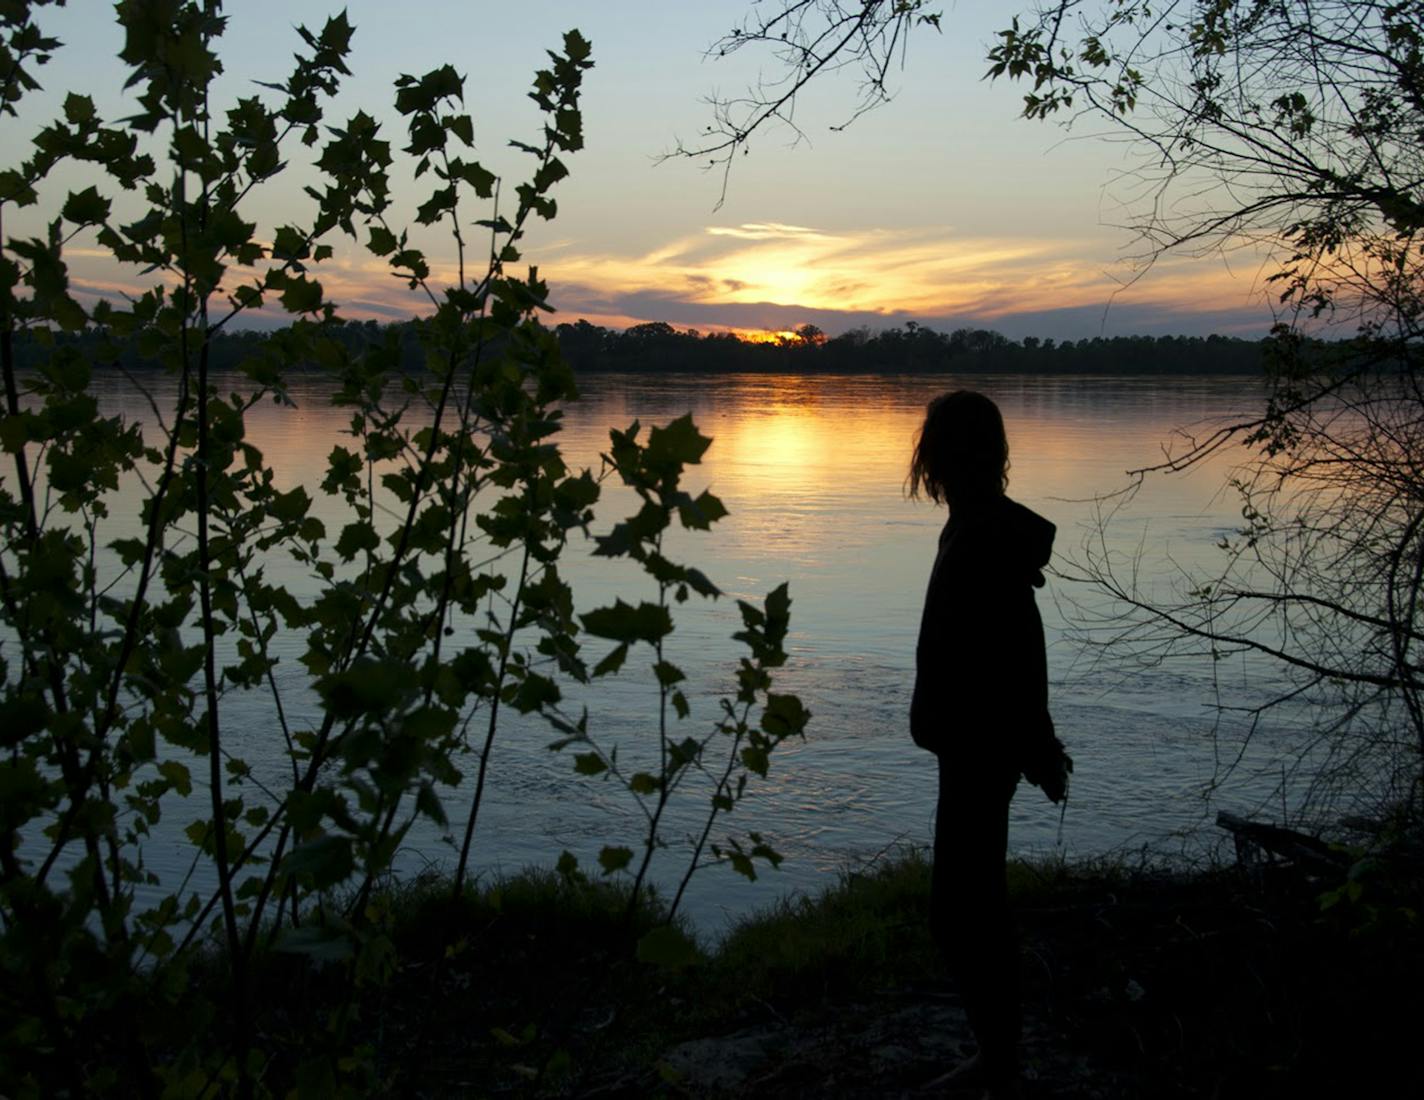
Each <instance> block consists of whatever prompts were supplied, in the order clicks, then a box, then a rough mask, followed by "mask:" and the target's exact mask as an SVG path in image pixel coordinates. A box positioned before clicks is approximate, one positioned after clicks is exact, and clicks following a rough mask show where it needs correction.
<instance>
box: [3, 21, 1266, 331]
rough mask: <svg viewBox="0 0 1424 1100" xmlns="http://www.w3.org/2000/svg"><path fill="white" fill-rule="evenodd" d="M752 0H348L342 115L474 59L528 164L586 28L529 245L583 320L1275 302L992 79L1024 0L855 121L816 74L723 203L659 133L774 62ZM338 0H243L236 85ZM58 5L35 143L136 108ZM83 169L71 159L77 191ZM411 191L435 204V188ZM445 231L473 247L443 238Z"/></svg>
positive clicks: (1137, 314)
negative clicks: (559, 58) (561, 162)
mask: <svg viewBox="0 0 1424 1100" xmlns="http://www.w3.org/2000/svg"><path fill="white" fill-rule="evenodd" d="M768 2H771V0H768ZM747 10H748V4H747V0H707V2H697V3H693V2H683V0H659V2H652V0H604V2H601V3H596V4H593V3H587V2H571V0H524V2H522V3H519V4H508V3H501V4H495V3H489V2H485V0H466V2H463V3H457V2H454V0H427V2H424V3H407V4H392V3H372V2H368V0H356V2H352V3H350V4H349V7H348V12H349V17H350V19H351V21H352V22H353V23H354V24H355V26H356V28H357V29H356V35H355V38H354V40H353V47H354V51H353V55H352V57H351V59H350V66H351V68H352V70H353V72H354V74H355V76H354V77H353V78H352V79H351V80H350V81H349V82H348V85H347V87H346V89H345V90H344V91H343V94H342V96H341V97H340V99H339V100H338V101H337V102H336V103H335V104H334V105H333V106H332V108H331V110H330V112H329V114H328V118H329V119H331V120H336V119H339V118H343V117H345V116H346V115H348V114H350V113H351V112H352V111H354V110H356V109H358V108H361V109H365V110H367V111H369V112H370V113H372V114H375V115H376V116H377V117H378V118H381V119H383V120H385V122H386V125H387V127H388V130H389V133H388V136H389V137H391V138H392V139H393V143H398V141H399V139H400V137H401V136H402V131H401V128H400V126H399V123H398V121H397V119H396V116H395V114H394V112H393V111H392V110H391V109H390V107H389V102H390V99H391V84H392V82H393V81H394V79H395V78H396V76H398V75H399V74H400V73H402V72H410V73H420V72H424V71H426V70H428V69H430V68H434V67H435V66H437V65H439V64H441V63H444V62H446V61H449V62H450V63H452V64H454V65H455V67H456V68H457V69H458V70H459V71H460V72H462V73H464V74H466V76H467V78H468V83H467V89H466V98H467V107H468V108H469V110H470V112H471V114H472V115H473V116H474V121H475V128H476V140H477V143H478V144H479V152H480V156H481V159H482V161H483V162H484V163H485V164H486V165H487V166H488V167H490V168H491V169H493V170H495V171H496V172H500V173H504V174H508V175H511V176H512V175H513V174H514V173H516V172H518V171H519V169H520V168H521V167H522V164H521V158H520V156H519V155H518V154H516V153H514V152H513V151H512V150H510V149H509V148H508V147H507V146H506V145H505V142H506V140H507V139H508V138H511V137H514V138H518V137H527V136H531V135H533V134H535V133H536V132H537V127H538V119H537V114H536V111H535V109H534V107H533V105H532V104H531V103H529V102H528V101H527V99H525V91H526V89H527V87H528V82H529V79H530V77H531V76H532V73H533V71H534V69H535V68H536V67H537V66H539V65H540V64H542V62H543V60H544V54H543V50H544V49H545V48H546V47H550V46H555V45H557V44H558V43H559V41H560V38H561V35H562V32H563V31H564V30H566V29H569V28H572V27H577V28H578V29H579V30H580V31H581V32H582V33H583V34H584V35H585V36H586V37H587V38H589V39H590V40H591V41H592V43H593V49H594V59H595V63H596V67H595V68H594V69H593V70H592V71H591V72H590V73H589V74H588V76H587V78H586V84H585V97H584V103H583V109H584V120H585V131H586V141H587V145H586V148H585V149H584V150H583V151H582V152H580V153H577V154H575V155H574V156H572V157H571V158H570V159H569V167H570V169H571V171H572V175H571V177H570V178H569V179H567V180H566V181H564V182H563V183H562V184H560V185H559V190H558V193H557V198H558V202H559V208H560V212H559V216H558V218H557V219H556V220H555V221H554V222H552V223H549V224H547V225H539V226H537V227H535V229H534V230H533V231H532V232H531V234H530V235H529V237H528V239H527V241H526V248H525V254H526V256H527V258H528V259H529V260H531V261H532V262H536V263H538V264H539V268H540V273H541V275H542V276H543V277H544V278H545V279H547V280H548V281H549V283H550V286H551V289H552V298H553V301H554V303H555V304H556V305H557V306H558V308H559V319H565V320H572V319H574V318H575V317H580V316H582V317H587V318H589V319H590V320H593V321H595V322H597V323H602V324H609V325H614V326H618V327H622V326H624V325H628V324H633V323H637V322H640V321H667V322H670V323H672V324H674V325H677V326H679V327H695V328H698V329H701V330H704V331H710V330H717V329H727V328H731V329H736V330H757V329H773V330H775V329H784V328H790V327H793V326H795V325H798V324H801V323H805V322H811V323H814V324H817V325H819V326H820V327H822V328H823V329H826V330H827V331H829V332H833V333H834V332H839V331H843V330H845V329H847V328H851V327H854V326H857V325H869V326H870V327H872V328H876V327H884V326H886V325H889V324H895V323H900V322H903V321H905V320H909V319H913V320H916V321H919V322H922V323H927V324H931V325H933V326H935V327H937V328H949V327H957V326H959V325H965V324H968V325H982V326H985V327H992V328H996V329H999V330H1000V331H1003V332H1005V333H1007V334H1009V335H1011V336H1015V337H1019V336H1024V335H1039V336H1052V337H1057V338H1060V339H1061V338H1080V337H1083V336H1091V335H1097V334H1099V333H1102V334H1107V335H1113V334H1118V333H1134V332H1136V333H1205V332H1212V331H1217V332H1236V333H1241V334H1246V335H1254V334H1259V333H1263V332H1264V330H1265V328H1266V327H1267V325H1268V324H1269V320H1270V314H1269V311H1268V310H1267V308H1266V306H1265V304H1264V296H1263V294H1262V282H1261V279H1262V276H1263V271H1262V268H1261V262H1260V260H1259V258H1256V257H1254V256H1252V255H1251V254H1249V253H1240V254H1236V255H1234V256H1232V257H1229V258H1225V257H1222V256H1220V255H1212V256H1207V257H1202V258H1187V257H1181V258H1177V257H1169V258H1167V259H1165V260H1162V261H1159V262H1158V263H1157V264H1156V265H1154V266H1153V268H1152V269H1151V270H1150V271H1147V272H1145V273H1143V272H1142V270H1141V266H1140V264H1137V263H1135V262H1134V260H1133V256H1134V255H1135V253H1136V251H1137V249H1136V246H1135V244H1134V239H1133V236H1132V234H1131V233H1130V232H1129V231H1127V230H1124V229H1122V228H1118V227H1119V226H1121V225H1123V224H1124V223H1126V222H1127V221H1128V220H1129V219H1130V216H1131V213H1132V208H1131V206H1130V205H1127V206H1125V205H1124V203H1125V202H1126V201H1127V200H1128V199H1129V197H1130V188H1131V180H1132V176H1131V174H1130V173H1131V168H1132V166H1133V162H1132V160H1131V156H1132V152H1131V150H1130V149H1129V148H1127V147H1126V146H1124V145H1123V144H1122V143H1120V142H1115V141H1112V140H1108V139H1106V138H1104V137H1103V136H1101V135H1094V134H1091V133H1087V132H1083V133H1078V132H1072V133H1065V132H1063V131H1062V130H1061V129H1059V128H1057V127H1055V126H1052V125H1047V124H1044V123H1034V122H1027V121H1023V120H1020V119H1019V118H1017V117H1016V116H1017V106H1018V102H1019V96H1020V94H1021V92H1020V90H1019V89H1017V88H1015V87H1014V86H1011V85H1007V84H1003V83H999V84H993V85H991V84H988V83H986V82H984V81H983V80H982V79H981V77H982V74H983V72H984V69H985V67H986V66H985V63H984V60H983V58H984V54H985V52H986V50H987V48H988V46H989V44H990V43H991V41H992V38H993V33H994V31H995V30H996V29H997V28H998V27H999V26H1001V25H1002V24H1003V23H1004V22H1005V21H1006V20H1007V18H1008V16H1009V15H1010V14H1011V11H1012V9H1011V8H1010V7H1009V6H1007V5H1004V4H1001V3H989V2H968V0H964V2H960V3H958V4H946V5H945V11H944V19H943V28H944V30H943V33H940V34H936V33H934V32H933V31H932V30H930V29H928V28H922V29H921V30H920V31H918V32H917V33H916V34H915V35H914V36H913V37H912V38H911V40H910V42H909V45H908V48H907V50H906V54H905V58H904V65H903V68H902V69H900V70H897V72H896V74H895V80H894V82H893V84H892V87H893V88H894V89H895V91H896V95H895V98H894V100H893V102H891V103H890V104H888V105H886V106H884V107H881V108H880V109H878V110H876V111H874V112H872V113H870V114H868V115H866V116H864V117H862V118H861V119H860V120H859V121H858V122H856V123H855V125H854V126H852V127H851V128H849V129H848V130H846V131H844V132H839V133H835V132H831V130H830V126H831V125H832V124H834V123H837V122H841V121H843V120H844V118H845V116H846V115H847V114H848V113H849V111H850V110H851V108H852V106H853V104H854V102H855V98H856V92H857V88H856V84H855V80H854V78H853V75H852V74H849V73H846V74H842V77H841V78H839V79H832V80H830V81H828V82H826V83H825V84H823V85H821V86H820V87H818V88H815V89H813V91H812V92H811V94H810V95H809V96H807V97H805V98H803V100H802V102H801V103H800V104H799V105H798V115H797V119H798V122H799V124H800V125H801V127H802V129H803V131H804V132H805V134H806V136H807V138H808V140H806V141H803V142H801V143H800V144H796V145H793V141H792V135H791V134H790V133H789V132H786V131H779V132H773V133H767V134H765V135H763V136H759V137H758V138H757V139H756V140H755V141H754V142H753V144H752V149H751V153H750V155H749V156H746V157H743V158H740V159H739V162H738V163H737V165H736V168H735V170H734V172H733V174H732V177H731V183H730V188H729V190H728V192H727V195H726V200H725V202H724V203H723V204H722V205H721V206H720V208H719V207H718V206H717V202H718V198H719V195H720V193H721V177H720V174H718V173H715V172H714V173H708V172H706V171H704V170H703V169H702V168H701V167H699V166H698V165H697V164H694V163H692V162H689V161H686V160H672V161H665V162H663V163H661V164H659V163H657V155H658V154H659V153H661V152H663V151H665V150H667V149H669V148H671V147H672V146H673V144H674V143H675V142H676V141H677V139H678V138H679V137H682V138H687V139H691V138H694V137H695V136H696V133H697V131H698V130H699V129H700V128H701V127H703V126H704V125H705V124H706V123H707V122H708V121H709V112H708V108H707V107H706V106H705V104H704V102H703V100H704V99H705V97H706V96H708V95H709V94H710V93H713V92H714V91H715V92H721V93H724V94H726V93H735V92H738V91H740V90H742V88H744V87H745V86H746V85H747V84H748V83H749V82H750V81H751V80H753V79H755V77H756V75H757V71H758V65H757V59H753V58H751V57H749V56H738V57H734V58H732V59H731V60H725V59H724V60H710V59H707V58H706V57H704V53H705V51H706V48H707V47H708V46H709V45H710V44H711V43H712V42H713V41H714V40H715V39H716V38H717V37H718V36H719V35H720V34H722V33H724V32H726V31H727V30H729V29H730V28H731V27H732V26H733V25H734V24H735V23H736V22H737V21H738V20H739V19H740V18H741V17H742V16H743V15H744V14H745V13H746V11H747ZM332 11H333V8H332V7H330V6H329V5H325V4H320V3H312V2H308V0H301V2H287V3H279V2H276V0H231V2H230V3H229V4H228V5H227V13H228V15H229V20H230V21H229V30H228V33H227V35H226V36H225V39H224V44H223V46H222V47H221V52H222V54H223V57H224V63H225V66H226V70H227V72H226V74H225V76H224V77H223V80H222V84H221V86H220V87H219V88H218V89H217V91H218V97H219V99H221V98H223V97H233V96H236V95H247V94H251V93H252V91H253V86H252V81H254V80H263V79H269V80H278V79H281V78H282V77H283V76H284V75H285V70H286V69H287V68H288V67H289V65H290V58H291V54H292V51H293V49H294V48H295V46H296V45H297V39H296V36H295V34H294V33H293V30H292V28H293V25H294V24H296V23H298V22H305V23H307V24H308V25H312V26H314V27H319V26H320V24H321V23H322V21H323V20H324V19H325V17H326V16H327V15H328V14H330V13H331V12H332ZM41 19H42V22H43V25H44V26H45V27H46V29H48V30H49V31H50V32H51V33H54V34H56V35H57V36H58V37H60V38H61V39H62V40H64V41H65V43H66V48H65V49H64V50H62V51H61V52H60V54H59V55H58V56H57V57H56V59H55V61H54V62H53V63H52V64H51V65H50V66H48V67H47V68H46V69H45V70H43V71H42V73H41V79H42V81H43V83H44V84H45V85H46V91H45V93H44V94H43V95H37V96H35V97H33V98H32V99H30V100H27V101H26V104H25V106H24V108H23V116H22V118H21V119H20V120H19V121H18V122H17V121H16V120H12V119H6V120H4V121H3V122H0V134H3V135H4V147H5V148H6V149H7V150H8V151H10V152H9V156H11V157H14V156H16V152H15V151H16V150H18V149H21V148H22V147H23V146H22V145H21V144H20V142H19V141H18V140H16V139H23V137H24V136H25V135H26V134H27V132H30V131H32V130H33V128H34V127H35V125H37V124H38V122H39V121H41V120H42V119H44V118H48V117H50V116H51V115H52V114H54V113H56V112H57V110H58V105H59V104H60V103H61V102H62V100H63V96H64V94H65V93H67V92H68V91H70V90H78V91H85V92H88V93H90V94H92V95H94V97H95V98H96V100H97V101H98V102H99V104H100V107H101V110H105V109H107V110H109V111H111V112H113V113H114V114H122V113H124V112H123V104H122V100H121V97H120V88H121V86H122V83H123V80H124V77H125V73H124V71H123V69H122V67H121V65H120V64H119V62H117V61H116V60H115V52H116V50H117V47H118V44H119V35H118V32H117V29H116V28H115V27H114V25H113V17H112V10H111V8H110V6H109V5H108V4H106V3H102V2H99V0H77V2H72V3H71V5H70V6H69V7H68V8H65V9H61V10H58V11H48V10H46V11H43V12H42V15H41ZM761 60H762V61H766V60H768V59H761ZM76 182H78V177H76V176H70V177H64V178H61V179H59V180H58V181H57V185H58V187H59V188H60V190H57V191H56V192H55V197H54V201H55V202H59V201H62V198H63V195H62V188H63V187H66V186H71V187H72V186H75V185H76ZM302 182H304V177H303V176H302V175H301V173H300V172H298V171H296V170H293V171H292V172H290V173H288V175H287V177H286V178H285V179H283V180H282V181H281V182H280V183H279V184H278V185H276V186H274V187H272V188H271V189H269V191H268V192H267V193H265V194H264V195H262V196H261V197H260V199H259V200H258V201H257V202H256V203H254V205H252V206H251V207H250V208H248V209H247V211H246V213H247V216H248V217H249V218H255V219H256V220H257V221H258V223H259V225H260V226H262V227H263V228H264V229H268V228H273V227H275V226H276V225H279V224H281V223H282V222H284V221H287V220H290V219H292V218H296V217H299V216H300V211H301V206H302V200H301V183H302ZM397 195H398V198H399V199H400V200H401V203H402V205H403V207H404V209H405V211H407V212H413V208H414V205H415V203H416V202H417V201H418V199H417V197H416V196H417V191H416V190H415V189H413V188H406V189H404V190H401V191H398V192H397ZM51 209H52V208H51ZM23 228H24V227H23V226H17V225H15V224H14V223H12V224H10V225H7V227H6V231H7V232H10V233H13V232H16V231H22V230H23ZM78 243H79V246H80V247H78V248H77V249H76V250H75V252H74V253H73V255H72V258H71V265H72V268H73V274H74V278H75V281H76V284H78V285H81V286H85V287H88V288H90V289H91V290H92V291H93V292H94V293H108V294H113V293H116V292H119V291H122V290H123V289H124V288H125V287H127V286H132V285H134V282H133V275H132V273H129V272H125V271H122V270H121V269H119V268H117V267H116V266H114V265H112V264H111V263H108V262H106V261H104V260H103V258H102V257H100V256H97V255H89V254H86V253H88V252H93V251H95V250H90V249H85V248H84V247H83V242H78ZM427 243H428V245H429V249H430V251H431V252H432V254H433V255H435V256H436V257H437V258H442V257H443V258H444V259H445V261H446V262H448V259H449V252H448V249H446V248H445V246H444V242H443V241H442V240H441V239H439V238H435V237H432V238H430V240H429V241H428V242H427ZM1228 259H1229V262H1228ZM437 270H438V267H437ZM324 282H326V284H327V286H328V290H329V293H330V294H331V295H332V296H333V297H335V298H336V299H337V300H338V301H340V302H341V303H342V304H343V307H344V309H343V311H344V312H345V313H346V314H347V315H349V316H356V317H366V316H371V317H382V318H398V317H405V316H409V315H410V314H411V313H412V312H415V311H416V310H418V309H419V306H420V303H419V302H418V301H417V300H415V299H413V298H412V297H410V296H409V295H408V294H407V293H406V292H405V291H404V290H403V289H402V288H401V286H400V284H398V283H397V282H395V281H394V280H392V279H391V278H390V277H389V276H388V275H386V274H385V273H384V272H383V271H382V270H381V268H380V266H379V264H378V263H376V262H375V261H374V260H373V258H371V257H369V256H367V255H365V254H363V253H362V252H361V251H360V250H359V249H356V248H354V247H351V246H349V245H348V246H346V247H339V248H338V254H337V256H336V258H335V262H334V263H333V264H331V265H330V267H329V270H328V271H327V274H326V276H325V278H324ZM272 320H273V321H274V322H275V321H276V320H278V318H272Z"/></svg>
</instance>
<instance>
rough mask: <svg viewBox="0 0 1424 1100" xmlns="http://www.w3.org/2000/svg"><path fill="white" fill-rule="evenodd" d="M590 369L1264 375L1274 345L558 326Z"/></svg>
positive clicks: (917, 329)
mask: <svg viewBox="0 0 1424 1100" xmlns="http://www.w3.org/2000/svg"><path fill="white" fill-rule="evenodd" d="M558 333H559V345H560V347H561V348H562V350H563V352H564V356H565V357H566V358H567V359H568V360H569V362H570V363H572V364H573V366H574V369H575V370H581V371H600V370H606V371H657V370H663V371H665V370H685V371H699V370H709V371H726V370H737V371H743V370H745V371H797V372H803V371H804V372H818V371H846V372H861V371H867V372H868V371H893V372H920V371H923V372H928V373H942V372H955V373H980V372H983V373H994V372H1013V373H1023V374H1259V373H1260V371H1261V369H1262V356H1263V353H1264V348H1265V341H1262V340H1242V339H1238V338H1235V337H1228V336H1114V337H1106V338H1105V337H1094V338H1093V339H1090V340H1076V341H1075V340H1064V341H1061V342H1060V341H1055V340H1052V339H1039V338H1038V337H1034V336H1028V337H1025V338H1024V339H1023V340H1022V341H1016V340H1010V339H1009V338H1008V337H1007V336H1004V335H1003V334H1002V333H998V332H994V331H992V330H989V329H970V328H960V329H955V330H954V331H953V332H949V333H943V332H938V331H936V330H935V329H932V328H929V327H928V326H926V325H920V324H916V323H915V322H914V321H908V322H906V323H905V324H904V325H903V326H898V325H897V326H893V327H891V328H885V329H880V330H878V331H872V330H870V329H867V328H857V329H852V330H851V331H849V332H847V333H844V334H843V335H840V336H835V337H830V338H827V337H826V335H825V334H824V333H823V332H821V330H820V329H818V328H816V327H815V326H814V325H803V326H802V327H801V328H799V329H797V330H796V331H795V332H793V333H787V334H783V336H782V337H781V338H780V339H779V340H770V341H766V342H751V341H747V340H742V339H739V338H738V337H736V336H734V335H732V334H731V333H709V334H706V335H704V334H702V333H699V332H697V331H696V330H689V331H678V330H677V329H674V328H673V327H672V326H671V325H669V324H666V323H664V322H661V321H656V322H652V323H650V324H643V325H634V326H633V327H632V328H629V329H625V330H623V331H622V332H619V331H617V330H615V329H607V328H601V327H599V326H598V325H593V324H590V323H589V322H587V321H575V322H574V323H573V324H562V325H559V326H558Z"/></svg>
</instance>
